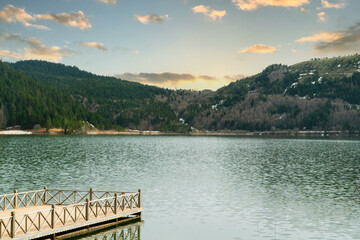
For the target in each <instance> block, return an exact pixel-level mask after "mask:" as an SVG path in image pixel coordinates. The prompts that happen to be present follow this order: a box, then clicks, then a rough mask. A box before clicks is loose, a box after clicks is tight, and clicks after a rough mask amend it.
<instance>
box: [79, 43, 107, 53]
mask: <svg viewBox="0 0 360 240" xmlns="http://www.w3.org/2000/svg"><path fill="white" fill-rule="evenodd" d="M79 44H80V46H83V47H89V48H96V49H99V50H101V51H106V50H107V49H106V47H105V45H104V44H103V43H99V42H80V43H79Z"/></svg>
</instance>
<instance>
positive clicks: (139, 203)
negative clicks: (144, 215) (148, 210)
mask: <svg viewBox="0 0 360 240" xmlns="http://www.w3.org/2000/svg"><path fill="white" fill-rule="evenodd" d="M138 194H139V195H138V206H139V208H140V206H141V197H140V195H141V190H140V189H139V190H138Z"/></svg>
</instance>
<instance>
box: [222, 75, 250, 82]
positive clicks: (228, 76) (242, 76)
mask: <svg viewBox="0 0 360 240" xmlns="http://www.w3.org/2000/svg"><path fill="white" fill-rule="evenodd" d="M224 78H225V79H228V80H229V81H230V82H234V81H237V80H241V79H244V78H246V76H245V75H244V74H237V75H225V76H224Z"/></svg>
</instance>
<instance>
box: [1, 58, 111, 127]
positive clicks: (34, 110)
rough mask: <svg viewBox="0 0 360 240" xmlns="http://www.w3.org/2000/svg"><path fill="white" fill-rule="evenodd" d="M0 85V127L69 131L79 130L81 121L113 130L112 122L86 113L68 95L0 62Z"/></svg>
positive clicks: (82, 107)
mask: <svg viewBox="0 0 360 240" xmlns="http://www.w3.org/2000/svg"><path fill="white" fill-rule="evenodd" d="M0 86H1V88H0V128H5V127H7V126H16V125H20V126H21V127H22V128H25V129H31V128H33V126H34V125H36V124H40V125H41V126H43V127H48V128H50V127H62V128H65V129H67V130H69V131H71V130H72V129H76V128H79V126H81V125H82V123H83V121H89V122H91V123H93V124H96V125H97V126H102V127H106V128H112V127H114V126H113V124H112V122H111V121H109V120H108V119H105V118H103V117H101V116H100V115H99V114H96V113H94V112H91V111H89V110H87V109H86V108H85V107H84V106H82V105H81V104H79V103H78V102H77V101H75V100H74V99H72V98H71V97H70V96H66V95H64V94H63V93H61V92H59V91H57V90H55V89H53V88H51V87H48V86H44V85H42V84H40V83H38V82H36V81H34V80H33V79H31V78H30V77H29V76H27V75H25V74H23V73H19V72H16V71H15V70H14V69H12V68H10V67H9V66H8V65H7V64H5V63H2V62H0Z"/></svg>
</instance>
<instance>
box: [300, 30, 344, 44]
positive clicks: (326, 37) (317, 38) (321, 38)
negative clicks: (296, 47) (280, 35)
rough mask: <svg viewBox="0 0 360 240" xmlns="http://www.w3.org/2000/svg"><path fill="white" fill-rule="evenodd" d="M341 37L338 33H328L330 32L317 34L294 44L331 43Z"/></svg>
mask: <svg viewBox="0 0 360 240" xmlns="http://www.w3.org/2000/svg"><path fill="white" fill-rule="evenodd" d="M342 37H343V34H342V33H340V32H337V33H330V32H322V33H317V34H314V35H312V36H308V37H302V38H300V39H298V40H296V41H295V42H298V43H304V42H333V41H335V40H338V39H340V38H342Z"/></svg>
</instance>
